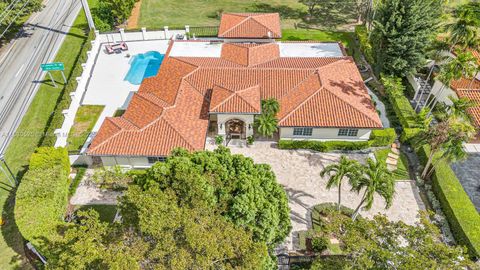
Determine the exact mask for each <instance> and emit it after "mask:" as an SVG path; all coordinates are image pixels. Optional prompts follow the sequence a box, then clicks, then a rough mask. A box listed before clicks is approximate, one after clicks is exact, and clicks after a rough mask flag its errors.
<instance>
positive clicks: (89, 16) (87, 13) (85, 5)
mask: <svg viewBox="0 0 480 270" xmlns="http://www.w3.org/2000/svg"><path fill="white" fill-rule="evenodd" d="M80 2H82V6H83V10H84V11H85V16H86V17H87V21H88V27H90V31H95V24H94V23H93V18H92V13H91V12H90V7H89V6H88V3H87V0H80Z"/></svg>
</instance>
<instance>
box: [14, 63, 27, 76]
mask: <svg viewBox="0 0 480 270" xmlns="http://www.w3.org/2000/svg"><path fill="white" fill-rule="evenodd" d="M24 66H25V64H23V65H22V66H21V67H20V68H19V69H18V71H17V74H15V78H16V77H18V74H20V71H22V69H23V67H24Z"/></svg>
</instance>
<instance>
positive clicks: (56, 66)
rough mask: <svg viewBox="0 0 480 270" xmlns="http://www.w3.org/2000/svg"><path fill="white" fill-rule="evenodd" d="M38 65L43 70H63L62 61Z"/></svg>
mask: <svg viewBox="0 0 480 270" xmlns="http://www.w3.org/2000/svg"><path fill="white" fill-rule="evenodd" d="M40 67H41V68H42V70H43V71H54V70H65V67H64V66H63V63H61V62H57V63H47V64H41V65H40Z"/></svg>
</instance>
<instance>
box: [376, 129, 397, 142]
mask: <svg viewBox="0 0 480 270" xmlns="http://www.w3.org/2000/svg"><path fill="white" fill-rule="evenodd" d="M396 138H397V134H396V133H395V129H393V128H385V129H374V130H372V134H371V135H370V140H371V141H372V143H371V144H372V146H388V145H391V144H392V143H393V142H395V139H396Z"/></svg>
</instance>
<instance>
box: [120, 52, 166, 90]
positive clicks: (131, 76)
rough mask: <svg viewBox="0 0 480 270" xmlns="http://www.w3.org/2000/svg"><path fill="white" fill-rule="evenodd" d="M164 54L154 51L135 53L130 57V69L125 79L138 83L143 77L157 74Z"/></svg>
mask: <svg viewBox="0 0 480 270" xmlns="http://www.w3.org/2000/svg"><path fill="white" fill-rule="evenodd" d="M164 56H165V55H164V54H161V53H159V52H156V51H150V52H146V53H141V54H137V55H135V56H133V57H132V59H130V62H129V63H130V70H128V73H127V75H126V76H125V79H124V80H125V81H129V82H130V83H131V84H134V85H140V84H141V83H142V81H143V79H145V78H148V77H153V76H155V75H157V73H158V69H159V68H160V65H161V64H162V61H163V57H164Z"/></svg>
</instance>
